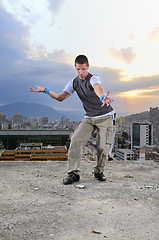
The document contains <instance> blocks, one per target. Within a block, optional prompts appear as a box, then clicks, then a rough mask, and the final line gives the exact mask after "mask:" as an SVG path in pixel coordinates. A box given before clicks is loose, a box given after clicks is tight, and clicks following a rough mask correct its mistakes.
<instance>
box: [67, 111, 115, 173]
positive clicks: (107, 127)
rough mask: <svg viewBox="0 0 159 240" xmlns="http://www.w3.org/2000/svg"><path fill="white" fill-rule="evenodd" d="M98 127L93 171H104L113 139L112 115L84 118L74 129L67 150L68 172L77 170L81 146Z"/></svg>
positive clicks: (81, 152)
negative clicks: (95, 160) (95, 159)
mask: <svg viewBox="0 0 159 240" xmlns="http://www.w3.org/2000/svg"><path fill="white" fill-rule="evenodd" d="M95 128H97V129H98V142H97V162H96V166H95V168H94V172H95V173H101V172H103V171H104V167H105V164H106V161H107V159H108V154H109V149H110V147H111V144H112V141H113V116H110V115H108V116H104V117H99V118H84V119H83V120H82V122H81V123H80V124H79V126H78V128H77V129H76V130H75V132H74V134H73V136H72V138H71V144H70V148H69V151H68V173H70V172H72V171H73V172H79V171H80V162H81V159H82V154H83V148H84V146H85V144H86V143H87V142H88V140H89V139H90V138H91V136H92V133H93V131H94V129H95Z"/></svg>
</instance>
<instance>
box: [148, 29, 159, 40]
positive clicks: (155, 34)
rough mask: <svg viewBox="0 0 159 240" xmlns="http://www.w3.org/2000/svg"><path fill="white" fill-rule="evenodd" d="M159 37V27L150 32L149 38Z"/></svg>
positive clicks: (155, 38) (156, 38)
mask: <svg viewBox="0 0 159 240" xmlns="http://www.w3.org/2000/svg"><path fill="white" fill-rule="evenodd" d="M158 39H159V27H156V28H154V29H153V31H152V32H151V33H150V34H149V36H148V40H149V41H152V40H158Z"/></svg>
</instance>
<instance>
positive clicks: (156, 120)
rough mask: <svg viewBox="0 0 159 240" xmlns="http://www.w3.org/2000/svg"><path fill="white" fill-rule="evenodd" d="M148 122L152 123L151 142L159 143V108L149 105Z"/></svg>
mask: <svg viewBox="0 0 159 240" xmlns="http://www.w3.org/2000/svg"><path fill="white" fill-rule="evenodd" d="M150 122H151V123H152V125H153V144H154V145H156V146H157V145H159V108H158V107H156V108H152V107H150Z"/></svg>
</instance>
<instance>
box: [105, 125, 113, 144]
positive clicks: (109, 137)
mask: <svg viewBox="0 0 159 240" xmlns="http://www.w3.org/2000/svg"><path fill="white" fill-rule="evenodd" d="M112 142H113V127H108V128H107V132H106V144H112Z"/></svg>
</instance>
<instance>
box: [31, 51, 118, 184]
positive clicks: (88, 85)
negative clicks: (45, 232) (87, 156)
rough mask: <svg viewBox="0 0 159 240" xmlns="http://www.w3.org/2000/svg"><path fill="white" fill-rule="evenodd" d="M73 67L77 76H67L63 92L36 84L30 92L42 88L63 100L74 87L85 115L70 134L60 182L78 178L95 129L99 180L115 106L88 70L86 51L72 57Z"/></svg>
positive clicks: (109, 144) (109, 139)
mask: <svg viewBox="0 0 159 240" xmlns="http://www.w3.org/2000/svg"><path fill="white" fill-rule="evenodd" d="M75 69H76V72H77V74H78V76H77V77H76V78H74V79H72V80H70V81H69V82H68V83H67V85H66V86H65V88H64V90H63V91H62V93H60V94H57V93H55V92H52V91H50V90H49V89H47V88H44V87H40V86H38V85H36V87H37V89H33V88H30V91H31V92H44V93H47V94H48V95H49V96H50V97H52V98H53V99H55V100H57V101H60V102H61V101H63V100H65V99H66V98H68V97H70V96H71V94H73V92H74V91H76V92H77V95H78V97H79V98H80V100H81V101H82V103H83V107H84V109H85V112H86V114H85V118H84V119H83V120H82V122H81V123H80V124H79V126H78V128H77V130H76V131H75V132H74V134H73V136H72V138H71V144H70V148H69V151H68V176H67V178H66V179H65V180H64V181H63V183H64V184H65V185H66V184H71V183H73V182H76V181H79V179H80V161H81V158H82V150H83V147H84V146H85V144H86V143H87V141H88V140H89V139H90V138H91V135H92V132H93V130H94V128H95V127H96V128H97V129H98V136H99V137H98V139H99V140H98V146H97V164H96V166H95V168H94V176H95V177H96V178H97V179H98V180H99V181H105V180H106V177H105V176H104V173H103V172H104V167H105V163H106V160H107V158H108V153H109V149H110V146H111V144H112V140H113V115H114V110H113V108H112V107H111V105H110V103H111V102H112V101H113V100H112V99H111V98H109V93H110V92H109V91H108V93H107V95H106V94H105V92H104V90H103V87H102V85H101V81H100V79H99V77H98V76H96V75H92V74H90V73H89V72H88V69H89V62H88V59H87V57H86V56H85V55H79V56H77V57H76V59H75Z"/></svg>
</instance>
